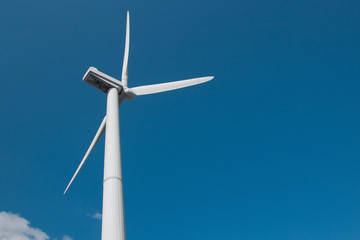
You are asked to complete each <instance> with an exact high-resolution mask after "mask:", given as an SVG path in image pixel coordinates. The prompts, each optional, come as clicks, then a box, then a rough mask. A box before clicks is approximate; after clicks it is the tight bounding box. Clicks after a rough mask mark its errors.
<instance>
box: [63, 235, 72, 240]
mask: <svg viewBox="0 0 360 240" xmlns="http://www.w3.org/2000/svg"><path fill="white" fill-rule="evenodd" d="M62 240H73V238H72V237H70V236H68V235H65V236H64V237H63V239H62Z"/></svg>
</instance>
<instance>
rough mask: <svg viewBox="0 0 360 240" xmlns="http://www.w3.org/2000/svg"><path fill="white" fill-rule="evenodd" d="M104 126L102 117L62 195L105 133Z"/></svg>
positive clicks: (104, 122) (104, 120) (104, 121)
mask: <svg viewBox="0 0 360 240" xmlns="http://www.w3.org/2000/svg"><path fill="white" fill-rule="evenodd" d="M105 125H106V116H105V117H104V119H103V121H102V123H101V125H100V127H99V129H98V131H97V132H96V135H95V137H94V139H93V140H92V142H91V144H90V147H89V149H88V150H87V152H86V154H85V156H84V158H83V159H82V160H81V163H80V165H79V167H78V168H77V169H76V172H75V174H74V176H73V177H72V178H71V180H70V182H69V184H68V185H67V187H66V189H65V191H64V195H65V193H66V191H67V190H68V189H69V187H70V185H71V183H72V182H73V181H74V179H75V177H76V175H77V174H78V173H79V171H80V169H81V167H82V166H83V165H84V163H85V161H86V159H87V158H88V156H89V155H90V153H91V151H92V150H93V148H94V147H95V145H96V143H97V142H98V141H99V139H100V137H101V136H102V135H103V133H104V131H105Z"/></svg>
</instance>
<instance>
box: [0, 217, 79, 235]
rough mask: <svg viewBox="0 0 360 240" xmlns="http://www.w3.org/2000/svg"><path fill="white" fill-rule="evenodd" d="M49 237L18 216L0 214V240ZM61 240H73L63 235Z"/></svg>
mask: <svg viewBox="0 0 360 240" xmlns="http://www.w3.org/2000/svg"><path fill="white" fill-rule="evenodd" d="M49 239H50V238H49V236H48V235H47V234H46V233H45V232H43V231H41V230H40V229H38V228H33V227H31V226H30V222H29V221H28V220H26V219H25V218H22V217H20V216H19V215H18V214H13V213H10V212H4V211H3V212H0V240H49ZM62 240H73V238H72V237H70V236H67V235H65V236H64V237H63V238H62Z"/></svg>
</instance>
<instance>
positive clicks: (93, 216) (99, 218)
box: [0, 213, 102, 240]
mask: <svg viewBox="0 0 360 240" xmlns="http://www.w3.org/2000/svg"><path fill="white" fill-rule="evenodd" d="M90 217H92V218H95V219H98V220H101V218H102V215H101V213H95V214H93V215H90ZM0 240H1V239H0Z"/></svg>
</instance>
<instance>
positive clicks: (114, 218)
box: [64, 12, 214, 240]
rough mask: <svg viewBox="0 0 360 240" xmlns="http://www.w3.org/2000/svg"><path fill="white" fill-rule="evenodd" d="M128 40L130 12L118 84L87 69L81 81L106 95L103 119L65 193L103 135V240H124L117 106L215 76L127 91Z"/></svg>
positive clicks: (111, 78)
mask: <svg viewBox="0 0 360 240" xmlns="http://www.w3.org/2000/svg"><path fill="white" fill-rule="evenodd" d="M129 41H130V21H129V12H127V18H126V38H125V52H124V61H123V69H122V75H121V81H119V80H117V79H115V78H113V77H110V76H108V75H106V74H105V73H102V72H100V71H99V70H97V69H96V68H94V67H90V68H89V69H88V70H87V72H86V73H85V75H84V77H83V81H84V82H87V83H89V84H90V85H92V86H94V87H96V88H97V89H99V90H101V91H103V92H104V93H106V94H107V107H106V116H105V117H104V119H103V121H102V123H101V125H100V127H99V129H98V131H97V133H96V135H95V137H94V139H93V141H92V142H91V144H90V147H89V149H88V150H87V152H86V154H85V156H84V158H83V159H82V161H81V162H80V165H79V167H78V168H77V170H76V172H75V174H74V176H73V177H72V178H71V180H70V182H69V184H68V186H67V187H66V189H65V191H64V194H65V193H66V191H67V190H68V189H69V187H70V185H71V183H72V182H73V181H74V179H75V177H76V175H77V174H78V173H79V171H80V169H81V167H82V166H83V165H84V163H85V161H86V159H87V158H88V156H89V154H90V152H91V151H92V149H93V148H94V146H95V145H96V143H97V142H98V140H99V139H100V137H101V136H102V134H103V133H104V131H105V129H106V134H105V160H104V182H103V210H102V232H101V239H102V240H125V219H124V197H123V179H122V170H121V151H120V128H119V106H120V104H121V103H122V101H123V100H124V99H133V98H134V97H135V96H139V95H147V94H153V93H159V92H166V91H170V90H175V89H178V88H184V87H189V86H192V85H196V84H200V83H204V82H207V81H210V80H212V79H213V78H214V77H212V76H211V77H201V78H193V79H187V80H182V81H175V82H167V83H161V84H153V85H146V86H140V87H134V88H128V59H129Z"/></svg>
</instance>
